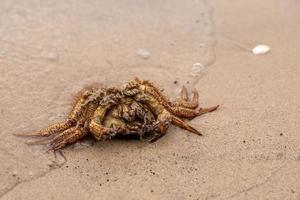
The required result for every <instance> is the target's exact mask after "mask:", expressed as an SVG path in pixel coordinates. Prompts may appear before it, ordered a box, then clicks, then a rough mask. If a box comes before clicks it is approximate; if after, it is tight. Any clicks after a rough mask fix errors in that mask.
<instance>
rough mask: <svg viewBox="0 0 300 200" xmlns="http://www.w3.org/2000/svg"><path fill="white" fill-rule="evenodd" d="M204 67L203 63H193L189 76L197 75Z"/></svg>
mask: <svg viewBox="0 0 300 200" xmlns="http://www.w3.org/2000/svg"><path fill="white" fill-rule="evenodd" d="M203 69H204V65H203V64H201V63H194V64H193V67H192V72H191V76H193V77H195V76H197V75H199V74H200V73H201V72H202V70H203Z"/></svg>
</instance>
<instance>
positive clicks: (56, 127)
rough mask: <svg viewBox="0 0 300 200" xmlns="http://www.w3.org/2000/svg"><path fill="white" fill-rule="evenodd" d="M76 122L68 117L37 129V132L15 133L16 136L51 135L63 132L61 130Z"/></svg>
mask: <svg viewBox="0 0 300 200" xmlns="http://www.w3.org/2000/svg"><path fill="white" fill-rule="evenodd" d="M74 123H75V121H74V120H71V119H67V120H66V121H64V122H60V123H56V124H52V125H50V126H48V127H46V128H43V129H41V130H39V131H36V132H24V133H16V134H14V135H16V136H50V135H53V134H55V133H58V132H61V131H64V130H66V129H68V128H70V127H71V126H73V125H74Z"/></svg>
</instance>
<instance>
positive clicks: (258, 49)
mask: <svg viewBox="0 0 300 200" xmlns="http://www.w3.org/2000/svg"><path fill="white" fill-rule="evenodd" d="M270 49H271V48H270V47H269V46H268V45H263V44H262V45H257V46H256V47H254V48H253V49H252V53H253V54H255V55H261V54H265V53H267V52H268V51H270Z"/></svg>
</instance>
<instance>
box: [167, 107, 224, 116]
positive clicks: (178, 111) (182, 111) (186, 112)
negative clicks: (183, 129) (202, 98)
mask: <svg viewBox="0 0 300 200" xmlns="http://www.w3.org/2000/svg"><path fill="white" fill-rule="evenodd" d="M218 107H219V105H217V106H213V107H209V108H199V109H198V110H192V109H188V108H182V107H174V108H172V113H173V114H174V115H176V116H178V117H184V118H189V119H192V118H194V117H197V116H200V115H203V114H205V113H209V112H212V111H215V110H216V109H217V108H218Z"/></svg>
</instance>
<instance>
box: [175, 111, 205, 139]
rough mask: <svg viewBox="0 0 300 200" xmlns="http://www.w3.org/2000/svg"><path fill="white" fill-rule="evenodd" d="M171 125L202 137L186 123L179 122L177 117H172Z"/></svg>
mask: <svg viewBox="0 0 300 200" xmlns="http://www.w3.org/2000/svg"><path fill="white" fill-rule="evenodd" d="M172 124H174V125H176V126H179V127H180V128H182V129H185V130H188V131H190V132H192V133H194V134H196V135H200V136H202V133H200V132H199V131H198V130H197V129H195V128H193V127H192V126H191V125H189V124H188V123H186V122H185V121H183V120H181V119H180V118H179V117H176V116H174V115H173V116H172Z"/></svg>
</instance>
